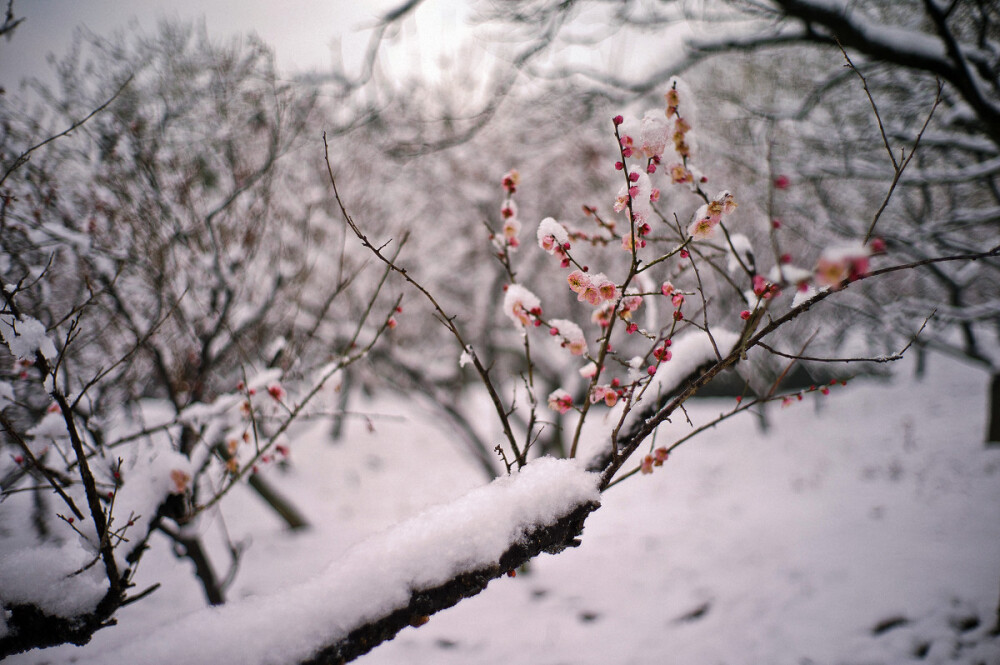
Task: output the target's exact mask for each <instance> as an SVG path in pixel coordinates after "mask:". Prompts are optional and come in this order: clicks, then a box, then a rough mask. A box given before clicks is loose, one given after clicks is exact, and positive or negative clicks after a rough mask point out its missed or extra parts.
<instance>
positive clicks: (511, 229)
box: [503, 217, 521, 249]
mask: <svg viewBox="0 0 1000 665" xmlns="http://www.w3.org/2000/svg"><path fill="white" fill-rule="evenodd" d="M520 232H521V222H519V221H517V218H516V217H510V218H508V219H506V220H504V223H503V237H504V239H505V240H506V241H507V244H508V245H509V246H510V248H511V249H516V248H517V247H518V246H519V245H520V244H521V242H520V241H519V240H518V238H517V234H519V233H520Z"/></svg>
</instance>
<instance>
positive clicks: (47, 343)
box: [0, 314, 57, 360]
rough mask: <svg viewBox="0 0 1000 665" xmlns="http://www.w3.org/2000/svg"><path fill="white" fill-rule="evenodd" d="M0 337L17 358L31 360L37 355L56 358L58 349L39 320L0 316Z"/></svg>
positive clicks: (8, 315)
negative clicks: (39, 352) (38, 353)
mask: <svg viewBox="0 0 1000 665" xmlns="http://www.w3.org/2000/svg"><path fill="white" fill-rule="evenodd" d="M0 337H2V338H3V340H4V341H5V342H6V343H7V348H9V349H10V352H11V353H12V354H14V357H15V358H19V359H21V360H30V359H32V358H34V357H35V353H36V352H38V351H41V353H42V355H43V356H45V357H46V358H48V359H50V360H52V359H54V358H55V357H56V355H57V354H56V347H55V345H54V344H53V343H52V340H50V339H49V338H48V336H47V335H46V334H45V325H44V324H42V322H41V321H39V320H38V319H33V318H31V317H27V316H26V317H22V318H21V319H16V318H15V317H14V315H13V314H2V315H0Z"/></svg>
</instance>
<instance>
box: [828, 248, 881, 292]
mask: <svg viewBox="0 0 1000 665" xmlns="http://www.w3.org/2000/svg"><path fill="white" fill-rule="evenodd" d="M870 253H871V252H870V250H869V248H867V247H865V246H863V245H860V244H851V245H842V246H840V247H830V248H827V249H826V250H824V251H823V253H822V254H821V255H820V257H819V261H818V262H817V263H816V271H815V272H816V283H817V284H819V285H820V286H830V287H837V286H838V285H839V284H840V283H841V282H843V281H844V280H849V281H853V280H855V279H858V278H859V277H863V276H864V275H866V274H868V257H869V255H870Z"/></svg>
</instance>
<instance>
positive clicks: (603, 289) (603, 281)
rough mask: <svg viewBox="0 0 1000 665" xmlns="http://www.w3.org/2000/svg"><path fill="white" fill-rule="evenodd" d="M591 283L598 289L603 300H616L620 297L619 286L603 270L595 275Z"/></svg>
mask: <svg viewBox="0 0 1000 665" xmlns="http://www.w3.org/2000/svg"><path fill="white" fill-rule="evenodd" d="M591 283H592V284H593V285H594V288H596V289H597V292H598V294H599V295H600V297H601V300H602V301H605V300H614V299H615V298H617V297H618V287H616V286H615V283H614V282H612V281H611V280H610V279H608V277H607V275H605V274H604V273H602V272H601V273H597V274H596V275H594V277H593V278H592V279H591Z"/></svg>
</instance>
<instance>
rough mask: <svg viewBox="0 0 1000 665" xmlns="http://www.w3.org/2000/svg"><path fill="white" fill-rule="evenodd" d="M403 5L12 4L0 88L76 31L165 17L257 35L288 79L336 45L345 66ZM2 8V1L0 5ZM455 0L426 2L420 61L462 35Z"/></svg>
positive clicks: (39, 64)
mask: <svg viewBox="0 0 1000 665" xmlns="http://www.w3.org/2000/svg"><path fill="white" fill-rule="evenodd" d="M401 2H402V0H364V1H359V0H286V1H284V2H275V1H274V0H15V2H14V13H15V15H16V16H23V17H24V18H25V22H24V23H23V24H22V25H21V26H20V27H19V28H18V29H17V30H16V31H15V33H14V36H13V37H12V38H11V39H10V40H5V39H0V85H2V86H4V87H7V88H8V89H13V88H15V87H16V84H17V82H18V81H19V80H21V78H23V77H25V76H42V77H45V76H46V72H47V70H48V69H49V68H48V66H47V64H46V57H47V55H48V54H50V53H53V54H56V55H58V56H61V55H62V54H64V53H65V51H66V49H67V47H68V45H69V43H70V41H71V39H72V35H73V31H74V30H75V29H76V28H77V27H80V26H83V27H86V28H87V29H89V30H91V31H93V32H96V33H98V34H107V33H110V32H112V31H113V30H115V29H119V28H121V29H127V28H128V27H129V21H130V20H131V19H135V20H136V21H138V24H139V26H140V28H141V29H143V30H144V31H146V32H151V31H152V30H153V29H154V28H155V27H156V22H157V20H158V19H159V18H162V17H178V18H182V19H198V18H204V20H205V23H206V25H207V27H208V31H209V33H210V34H212V35H215V36H218V37H228V36H231V35H234V34H238V33H247V32H251V31H252V32H256V33H257V34H258V35H260V36H261V37H262V38H263V39H264V41H265V42H267V43H268V44H270V45H271V47H272V48H274V50H275V54H276V57H277V62H278V67H279V68H280V69H281V70H282V71H283V72H284V73H286V74H291V73H295V72H299V71H303V70H308V69H316V68H323V67H326V66H328V65H329V64H330V63H331V61H332V58H333V51H332V50H331V49H332V48H333V47H334V45H335V44H336V43H337V40H338V39H339V40H340V43H341V50H342V52H343V54H344V60H345V62H346V63H347V64H348V65H350V64H352V62H356V56H357V55H358V54H359V53H360V52H361V51H362V50H363V49H364V45H365V43H366V41H367V35H368V33H367V32H365V31H364V28H365V27H366V26H370V25H372V24H373V23H374V22H375V19H376V17H377V16H378V15H379V14H380V13H382V12H384V11H385V10H386V9H388V8H391V7H395V6H396V5H397V4H400V3H401ZM3 5H4V8H5V6H6V2H4V3H3ZM460 6H461V4H460V2H459V1H458V0H425V1H424V3H423V4H422V5H421V6H420V7H419V9H418V12H417V15H416V16H417V18H416V19H415V20H411V21H410V22H409V23H408V24H407V27H406V29H407V32H408V34H407V37H408V38H410V39H414V38H416V39H418V40H419V43H420V45H421V46H420V48H421V51H422V54H423V57H424V58H425V59H426V60H428V61H429V60H432V59H433V58H434V55H433V53H432V51H433V50H434V49H440V48H448V45H450V44H454V43H455V42H456V41H457V40H458V33H460V32H464V30H463V25H464V23H463V20H462V18H460V16H459V15H458V14H459V10H458V8H459V7H460Z"/></svg>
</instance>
